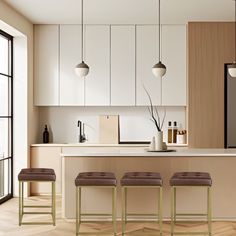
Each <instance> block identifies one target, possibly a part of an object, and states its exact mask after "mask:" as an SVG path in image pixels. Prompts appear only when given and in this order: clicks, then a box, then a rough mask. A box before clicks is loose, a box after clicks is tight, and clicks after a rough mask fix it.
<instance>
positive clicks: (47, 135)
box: [43, 125, 49, 143]
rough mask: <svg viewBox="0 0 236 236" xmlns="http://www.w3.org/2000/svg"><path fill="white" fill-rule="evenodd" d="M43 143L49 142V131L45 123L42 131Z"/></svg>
mask: <svg viewBox="0 0 236 236" xmlns="http://www.w3.org/2000/svg"><path fill="white" fill-rule="evenodd" d="M43 143H49V132H48V127H47V125H45V128H44V132H43Z"/></svg>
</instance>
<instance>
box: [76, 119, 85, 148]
mask: <svg viewBox="0 0 236 236" xmlns="http://www.w3.org/2000/svg"><path fill="white" fill-rule="evenodd" d="M78 127H79V143H84V142H85V141H86V137H85V133H84V123H82V122H81V121H80V120H78Z"/></svg>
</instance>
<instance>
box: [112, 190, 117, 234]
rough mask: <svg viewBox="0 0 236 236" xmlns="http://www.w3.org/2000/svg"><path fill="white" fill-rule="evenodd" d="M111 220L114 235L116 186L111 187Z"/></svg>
mask: <svg viewBox="0 0 236 236" xmlns="http://www.w3.org/2000/svg"><path fill="white" fill-rule="evenodd" d="M112 221H113V230H114V236H116V233H117V232H116V187H113V188H112Z"/></svg>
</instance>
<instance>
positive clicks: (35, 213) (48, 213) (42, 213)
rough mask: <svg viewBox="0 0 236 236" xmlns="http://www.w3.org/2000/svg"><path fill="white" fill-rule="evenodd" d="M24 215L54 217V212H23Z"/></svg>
mask: <svg viewBox="0 0 236 236" xmlns="http://www.w3.org/2000/svg"><path fill="white" fill-rule="evenodd" d="M23 215H52V212H46V211H42V212H23Z"/></svg>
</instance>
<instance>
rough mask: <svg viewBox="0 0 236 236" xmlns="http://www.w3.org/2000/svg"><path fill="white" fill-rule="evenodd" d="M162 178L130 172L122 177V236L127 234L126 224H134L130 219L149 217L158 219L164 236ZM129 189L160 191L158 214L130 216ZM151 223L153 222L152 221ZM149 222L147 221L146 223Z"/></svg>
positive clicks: (156, 175) (148, 173) (156, 174)
mask: <svg viewBox="0 0 236 236" xmlns="http://www.w3.org/2000/svg"><path fill="white" fill-rule="evenodd" d="M162 182H163V181H162V178H161V175H160V174H159V173H156V172H128V173H125V175H124V176H123V177H122V179H121V181H120V183H121V186H122V236H124V235H125V234H126V224H127V223H128V222H132V220H129V219H128V217H132V216H136V217H137V216H142V217H144V216H148V217H155V218H157V222H158V224H159V232H160V235H162ZM129 188H154V189H158V192H159V194H158V195H159V196H158V200H157V202H158V204H157V205H158V212H157V214H129V213H127V192H128V189H129ZM150 221H151V220H150ZM139 222H142V221H139ZM145 222H147V221H145Z"/></svg>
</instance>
